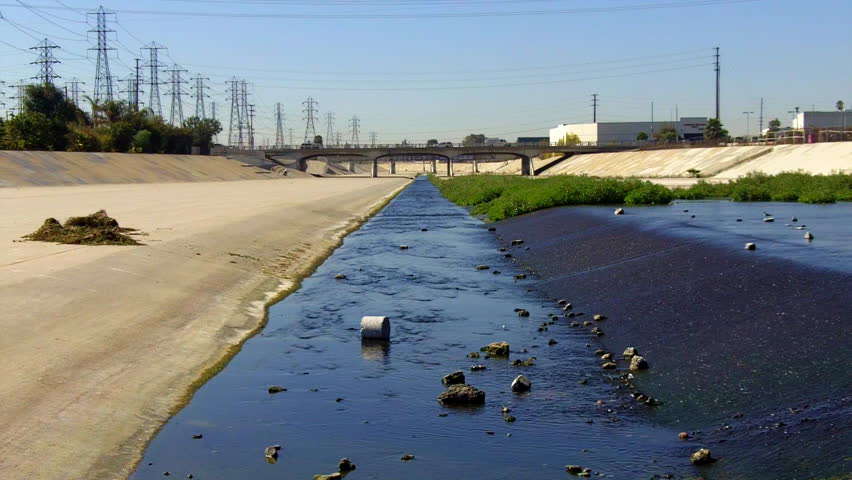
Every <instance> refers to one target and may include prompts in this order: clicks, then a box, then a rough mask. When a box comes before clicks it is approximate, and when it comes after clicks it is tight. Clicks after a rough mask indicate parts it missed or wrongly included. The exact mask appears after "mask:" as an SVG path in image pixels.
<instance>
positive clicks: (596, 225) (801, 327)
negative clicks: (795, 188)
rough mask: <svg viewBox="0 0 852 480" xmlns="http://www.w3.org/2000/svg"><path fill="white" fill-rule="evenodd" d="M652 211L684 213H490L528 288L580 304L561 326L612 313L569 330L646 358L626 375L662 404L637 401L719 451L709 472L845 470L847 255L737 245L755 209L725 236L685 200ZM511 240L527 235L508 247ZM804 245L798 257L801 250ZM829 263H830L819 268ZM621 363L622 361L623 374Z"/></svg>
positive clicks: (849, 341) (850, 402)
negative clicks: (645, 365) (812, 260)
mask: <svg viewBox="0 0 852 480" xmlns="http://www.w3.org/2000/svg"><path fill="white" fill-rule="evenodd" d="M785 205H790V204H780V206H779V204H770V205H769V206H765V208H768V209H770V211H772V210H773V209H777V208H782V207H783V208H788V207H786V206H785ZM752 207H754V208H762V206H752ZM837 207H838V208H847V209H848V206H846V207H843V206H837ZM658 208H660V209H662V208H671V209H673V211H674V209H677V210H676V212H678V213H679V214H680V215H681V218H673V219H671V220H670V221H668V220H661V219H660V217H659V216H654V215H652V214H651V212H654V211H655V209H650V208H649V209H631V210H629V211H628V215H624V216H618V217H616V216H613V215H612V209H611V208H594V207H590V208H585V207H584V208H557V209H551V210H545V211H540V212H536V213H532V214H529V215H525V216H522V217H517V218H513V219H510V220H506V221H503V222H500V223H497V224H495V226H496V235H497V236H498V239H499V241H500V242H501V244H502V245H503V246H504V247H505V248H506V249H507V251H508V252H509V254H511V255H512V256H513V258H514V259H515V261H517V262H519V263H520V264H522V265H523V266H525V267H526V268H528V269H530V270H531V271H532V272H534V273H535V274H536V275H533V276H530V278H531V280H528V281H529V282H531V285H534V287H535V288H538V289H540V290H541V291H542V292H543V293H545V294H546V295H547V296H548V297H549V298H553V299H554V300H555V299H566V300H568V301H569V302H572V303H573V311H574V312H575V313H578V312H583V313H584V314H585V315H584V316H580V317H575V318H565V319H563V320H562V322H563V323H564V322H568V323H570V322H571V321H572V320H579V322H580V323H581V324H582V323H583V322H584V321H585V320H592V315H594V314H603V315H606V316H607V317H608V319H606V320H605V321H601V322H594V321H593V322H592V323H593V325H591V326H587V327H582V326H581V327H577V328H581V329H586V330H589V329H591V328H592V327H598V328H600V329H602V330H603V332H604V335H603V336H600V337H596V336H594V335H592V334H591V332H590V333H589V343H590V350H589V355H592V352H593V351H594V350H595V349H597V348H603V349H605V350H606V351H609V352H613V354H614V355H615V356H616V358H621V353H622V352H623V351H624V349H625V348H626V347H628V346H633V347H636V348H637V349H638V351H639V353H640V354H641V355H643V356H644V357H645V358H647V360H648V362H650V366H651V368H650V369H649V370H647V371H642V372H635V373H634V376H635V377H636V378H635V380H634V383H635V385H636V387H637V388H638V389H639V390H641V391H642V392H643V393H645V394H648V395H651V396H653V397H655V398H658V399H660V400H661V401H662V405H660V406H657V407H645V406H643V405H640V404H637V408H647V409H648V414H649V415H650V416H652V417H653V418H654V419H655V420H656V421H658V422H660V423H662V424H665V425H668V426H673V427H676V428H677V429H678V430H683V431H686V432H690V435H691V440H690V441H693V442H695V447H696V448H698V446H699V445H701V446H706V447H709V448H710V449H711V451H712V452H713V455H714V456H717V457H719V458H721V460H720V461H719V462H717V464H715V465H713V466H712V467H709V468H708V469H707V470H706V472H702V474H703V476H704V478H708V479H712V478H716V479H722V478H725V479H727V478H750V479H770V478H772V479H774V478H797V479H798V478H822V477H823V476H826V477H827V476H830V475H835V474H838V473H844V472H849V471H850V465H849V462H848V460H847V458H848V449H847V447H848V445H850V444H852V433H850V432H852V394H850V392H852V388H851V387H852V374H850V371H849V368H848V366H849V365H850V364H852V355H851V354H850V349H852V338H850V334H849V325H850V322H852V317H850V312H852V295H850V294H849V292H852V259H850V257H849V256H837V255H835V256H834V257H832V256H831V254H827V256H824V257H821V258H822V260H821V261H820V262H818V263H820V265H821V266H819V267H815V266H813V265H808V264H807V263H806V261H792V260H790V259H785V258H783V255H782V256H777V255H775V256H773V255H772V254H771V252H772V251H781V250H784V249H785V248H787V247H789V248H798V247H797V246H796V245H795V244H793V245H786V246H785V245H783V244H782V242H780V241H779V242H778V243H775V242H774V241H773V240H772V239H771V238H768V237H767V238H764V237H759V238H760V239H759V240H758V244H759V248H758V250H757V251H754V252H750V251H745V250H743V245H744V243H745V242H747V241H754V237H755V235H758V236H759V234H756V233H754V232H755V229H760V228H762V227H761V226H760V224H762V221H761V218H759V217H758V218H756V219H752V218H746V219H745V220H746V222H744V223H736V224H734V225H743V227H742V228H743V231H744V232H743V233H742V234H736V233H734V234H732V233H731V231H733V230H732V228H733V229H735V228H737V227H731V228H729V229H728V230H729V231H727V232H723V234H720V233H719V232H714V231H713V230H712V228H713V227H706V228H705V227H703V226H702V225H700V224H696V222H695V221H693V220H692V219H691V218H689V216H690V214H689V213H682V214H681V213H680V212H682V210H681V208H682V207H658ZM749 208H751V207H749ZM789 208H794V207H792V206H791V207H789ZM693 211H694V210H693ZM811 211H816V210H811ZM656 212H660V210H656ZM844 212H846V213H849V210H844ZM758 215H759V216H760V215H761V214H760V213H758ZM672 216H673V217H677V215H675V214H674V213H673V214H672ZM800 216H801V215H800ZM713 221H717V222H727V221H730V222H735V221H736V220H735V219H734V218H717V219H713ZM708 222H709V220H708ZM748 222H753V223H754V227H753V229H752V230H751V231H749V226H748V225H747V224H748ZM778 228H782V229H783V228H784V226H783V225H779V226H778ZM789 228H790V227H788V229H789ZM776 232H784V233H783V234H784V235H787V231H786V230H776ZM800 234H801V232H799V231H795V236H796V238H800ZM516 239H522V240H524V243H523V244H522V245H519V246H512V240H516ZM776 247H777V248H776ZM802 248H803V249H802V250H801V252H802V253H798V254H794V255H800V256H801V257H802V258H803V259H805V258H807V257H808V255H809V253H808V250H805V249H806V248H807V247H802ZM813 254H814V255H817V252H815V251H813ZM831 262H834V263H835V265H836V266H837V267H838V268H826V267H825V266H826V264H829V263H831ZM568 328H570V327H568ZM600 363H603V362H600ZM627 371H628V370H627V364H626V363H625V362H624V361H619V372H624V373H626V372H627ZM613 381H614V382H615V383H619V382H618V380H617V379H616V378H615V377H614V379H613ZM626 394H627V393H626V392H625V395H626Z"/></svg>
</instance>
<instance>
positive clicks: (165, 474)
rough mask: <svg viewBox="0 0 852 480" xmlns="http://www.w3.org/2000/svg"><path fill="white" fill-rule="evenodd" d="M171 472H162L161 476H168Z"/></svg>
mask: <svg viewBox="0 0 852 480" xmlns="http://www.w3.org/2000/svg"><path fill="white" fill-rule="evenodd" d="M171 474H172V473H171V472H163V476H164V477H168V476H169V475H171Z"/></svg>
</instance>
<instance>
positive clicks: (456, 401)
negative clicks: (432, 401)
mask: <svg viewBox="0 0 852 480" xmlns="http://www.w3.org/2000/svg"><path fill="white" fill-rule="evenodd" d="M438 401H439V402H441V403H442V404H444V405H482V404H483V403H485V392H483V391H482V390H479V389H477V388H475V387H472V386H470V385H450V388H448V389H447V391H446V392H443V393H441V394H440V395H438Z"/></svg>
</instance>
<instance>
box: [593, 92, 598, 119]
mask: <svg viewBox="0 0 852 480" xmlns="http://www.w3.org/2000/svg"><path fill="white" fill-rule="evenodd" d="M592 123H598V94H597V93H593V94H592Z"/></svg>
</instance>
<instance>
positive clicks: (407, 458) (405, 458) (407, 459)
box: [400, 453, 414, 462]
mask: <svg viewBox="0 0 852 480" xmlns="http://www.w3.org/2000/svg"><path fill="white" fill-rule="evenodd" d="M400 460H402V461H403V462H410V461H412V460H414V455H411V454H410V453H406V454H405V455H403V456H402V458H401V459H400Z"/></svg>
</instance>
